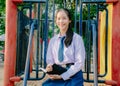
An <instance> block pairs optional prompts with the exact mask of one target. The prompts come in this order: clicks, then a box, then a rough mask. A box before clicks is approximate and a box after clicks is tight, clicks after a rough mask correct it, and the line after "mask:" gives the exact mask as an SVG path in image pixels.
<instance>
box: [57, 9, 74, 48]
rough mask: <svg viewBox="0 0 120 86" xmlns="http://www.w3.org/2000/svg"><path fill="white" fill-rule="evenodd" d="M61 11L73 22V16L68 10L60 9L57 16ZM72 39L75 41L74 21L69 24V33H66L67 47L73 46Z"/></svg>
mask: <svg viewBox="0 0 120 86" xmlns="http://www.w3.org/2000/svg"><path fill="white" fill-rule="evenodd" d="M59 11H64V12H65V13H66V14H67V16H68V18H69V20H71V18H72V16H71V13H70V11H69V10H68V9H66V8H61V9H58V10H57V12H56V15H57V13H58V12H59ZM72 39H73V30H72V20H71V23H69V26H68V29H67V32H66V38H65V41H64V43H65V46H66V47H68V46H69V45H71V42H72Z"/></svg>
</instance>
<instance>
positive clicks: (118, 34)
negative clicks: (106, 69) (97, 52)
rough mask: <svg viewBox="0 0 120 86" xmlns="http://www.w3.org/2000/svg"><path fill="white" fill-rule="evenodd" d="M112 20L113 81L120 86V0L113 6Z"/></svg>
mask: <svg viewBox="0 0 120 86" xmlns="http://www.w3.org/2000/svg"><path fill="white" fill-rule="evenodd" d="M112 20H113V24H112V79H113V80H115V81H117V83H118V85H117V86H120V70H119V66H120V0H119V2H118V3H116V4H113V19H112Z"/></svg>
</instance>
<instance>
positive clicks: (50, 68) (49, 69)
mask: <svg viewBox="0 0 120 86" xmlns="http://www.w3.org/2000/svg"><path fill="white" fill-rule="evenodd" d="M46 70H47V72H50V71H52V70H53V68H52V65H50V64H48V65H47V67H46Z"/></svg>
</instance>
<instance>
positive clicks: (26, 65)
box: [23, 21, 36, 86]
mask: <svg viewBox="0 0 120 86" xmlns="http://www.w3.org/2000/svg"><path fill="white" fill-rule="evenodd" d="M35 23H36V21H33V23H32V25H31V28H30V36H29V42H28V49H27V57H26V64H25V77H24V81H23V86H27V79H28V74H29V67H30V50H31V46H32V37H33V33H34V28H35Z"/></svg>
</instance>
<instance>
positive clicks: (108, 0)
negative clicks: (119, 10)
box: [106, 0, 118, 3]
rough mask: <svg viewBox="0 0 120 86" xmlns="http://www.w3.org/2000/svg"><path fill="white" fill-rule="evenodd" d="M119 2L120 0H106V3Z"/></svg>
mask: <svg viewBox="0 0 120 86" xmlns="http://www.w3.org/2000/svg"><path fill="white" fill-rule="evenodd" d="M115 2H118V0H106V3H115Z"/></svg>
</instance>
